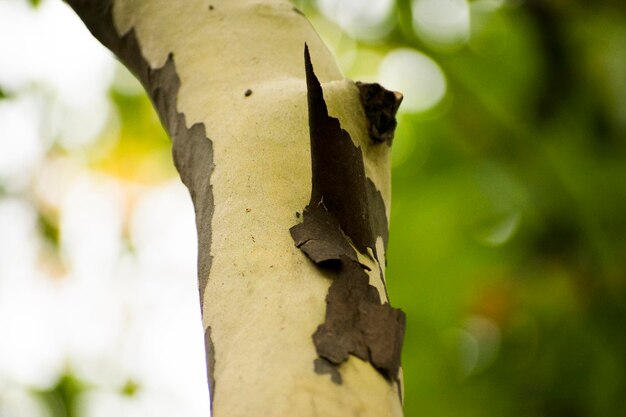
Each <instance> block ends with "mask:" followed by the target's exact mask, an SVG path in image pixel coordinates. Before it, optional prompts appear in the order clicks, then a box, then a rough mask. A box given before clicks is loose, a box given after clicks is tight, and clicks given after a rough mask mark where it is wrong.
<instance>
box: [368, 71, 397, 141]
mask: <svg viewBox="0 0 626 417" xmlns="http://www.w3.org/2000/svg"><path fill="white" fill-rule="evenodd" d="M356 85H357V87H359V92H360V93H361V104H362V105H363V110H364V111H365V116H366V117H367V121H368V128H369V132H370V137H371V138H372V140H373V141H374V142H375V143H383V142H385V143H387V145H389V146H391V143H392V142H393V135H394V132H395V130H396V126H397V124H398V123H397V121H396V112H397V111H398V108H399V107H400V103H402V98H403V97H402V94H400V93H398V92H397V91H389V90H387V89H385V88H384V87H383V86H381V85H380V84H378V83H374V84H370V83H362V82H357V83H356Z"/></svg>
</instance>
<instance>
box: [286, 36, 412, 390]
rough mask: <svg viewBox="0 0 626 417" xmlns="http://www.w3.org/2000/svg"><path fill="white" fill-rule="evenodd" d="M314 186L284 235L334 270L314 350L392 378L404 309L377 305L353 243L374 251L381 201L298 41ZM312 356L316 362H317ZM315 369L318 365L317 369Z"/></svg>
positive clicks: (381, 224) (382, 227)
mask: <svg viewBox="0 0 626 417" xmlns="http://www.w3.org/2000/svg"><path fill="white" fill-rule="evenodd" d="M305 69H306V79H307V87H308V102H309V128H310V137H311V159H312V169H313V189H312V192H311V200H310V202H309V204H308V205H307V206H306V208H305V209H304V220H303V222H302V223H301V224H298V225H296V226H294V227H292V228H291V235H292V237H293V239H294V242H295V244H296V246H297V247H298V248H300V249H301V250H302V251H303V252H304V253H305V254H306V255H307V256H308V257H309V258H310V259H311V260H312V261H313V262H315V263H316V264H318V265H320V266H321V267H323V268H326V269H329V270H331V271H333V272H334V273H336V277H335V278H334V280H333V283H332V284H331V286H330V289H329V291H328V295H327V297H326V303H327V308H326V320H325V322H324V323H323V324H322V325H320V326H319V327H318V328H317V330H316V331H315V333H314V334H313V341H314V343H315V347H316V350H317V353H318V355H319V356H320V357H321V358H323V359H326V360H327V361H329V362H331V363H333V364H336V365H338V364H341V363H342V362H344V361H346V360H347V359H348V355H350V354H352V355H354V356H357V357H359V358H361V359H363V360H366V361H369V362H370V363H371V364H372V365H373V366H374V367H375V368H376V369H378V370H379V371H380V372H381V374H383V375H384V376H385V377H386V378H397V377H398V370H399V367H400V354H401V351H402V340H403V337H404V326H405V315H404V313H403V312H402V311H401V310H398V309H395V308H392V307H391V306H390V305H389V304H387V303H385V304H381V299H380V295H379V293H378V290H377V289H376V288H375V287H373V286H372V285H370V284H369V278H368V275H367V273H366V272H365V270H366V269H369V268H367V267H366V266H365V265H362V264H360V263H359V262H358V257H357V254H356V252H355V249H354V248H353V247H352V245H354V246H355V247H356V249H357V250H359V252H361V253H363V254H367V253H368V252H367V249H368V248H369V249H370V250H371V251H372V252H373V254H374V256H375V257H376V238H377V237H378V236H380V237H384V241H385V242H386V236H387V226H386V225H387V219H386V215H385V206H384V202H383V201H382V197H381V196H380V193H379V192H377V190H376V187H375V186H374V184H373V182H372V181H371V180H369V179H367V178H366V176H365V168H364V163H363V156H362V154H361V151H360V149H359V148H357V147H356V146H355V145H354V143H353V141H352V139H351V138H350V135H349V134H348V132H346V131H345V130H343V129H342V128H341V126H340V124H339V120H337V119H336V118H334V117H330V116H329V114H328V109H327V107H326V103H325V101H324V96H323V91H322V87H321V85H320V83H319V81H318V79H317V77H316V76H315V73H314V71H313V66H312V64H311V57H310V55H309V51H308V48H306V47H305ZM317 363H318V362H316V364H317ZM316 369H317V368H316Z"/></svg>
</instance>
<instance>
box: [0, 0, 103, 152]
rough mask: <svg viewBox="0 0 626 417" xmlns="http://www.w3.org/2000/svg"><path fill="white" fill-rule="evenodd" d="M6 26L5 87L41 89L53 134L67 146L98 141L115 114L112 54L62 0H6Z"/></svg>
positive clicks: (1, 44) (1, 76)
mask: <svg viewBox="0 0 626 417" xmlns="http://www.w3.org/2000/svg"><path fill="white" fill-rule="evenodd" d="M0 28H1V31H0V56H2V65H0V85H1V86H3V87H4V88H5V89H6V90H7V91H10V92H19V91H20V90H24V89H32V88H35V89H36V90H38V91H39V92H40V93H41V94H42V95H44V96H46V97H47V98H48V99H50V100H51V102H52V103H53V105H51V107H50V109H49V114H48V115H47V116H46V120H45V123H46V127H47V128H48V129H49V132H47V135H48V136H57V135H58V136H60V139H61V143H62V144H63V145H64V146H66V147H67V148H70V149H71V148H75V147H79V146H82V145H84V144H86V143H89V142H90V141H92V140H93V139H94V138H95V137H96V135H97V134H98V133H99V132H100V131H101V129H102V128H103V127H104V124H105V122H106V120H107V119H108V117H109V112H110V107H109V105H108V101H107V99H106V92H107V90H108V88H109V85H110V83H111V80H112V78H113V74H114V69H115V64H114V60H113V57H112V55H111V54H110V53H109V52H108V51H106V49H105V48H104V47H103V46H102V45H100V44H99V43H98V41H96V40H95V39H94V38H93V36H91V34H90V33H89V32H88V31H87V29H86V28H85V26H84V24H83V23H82V22H81V21H80V20H79V19H78V17H77V16H76V15H75V14H74V13H73V12H72V11H71V10H70V8H69V7H68V6H67V5H66V4H65V3H63V2H61V1H51V0H48V1H44V2H42V4H41V6H40V7H38V8H37V9H33V8H32V7H30V6H29V4H28V2H27V1H24V0H3V1H2V2H0ZM56 107H58V108H56ZM32 118H33V116H32V115H31V122H32Z"/></svg>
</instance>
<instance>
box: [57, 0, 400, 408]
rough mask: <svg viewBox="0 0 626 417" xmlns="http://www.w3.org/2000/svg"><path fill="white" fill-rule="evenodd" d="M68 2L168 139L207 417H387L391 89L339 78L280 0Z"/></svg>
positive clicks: (390, 404) (391, 393)
mask: <svg viewBox="0 0 626 417" xmlns="http://www.w3.org/2000/svg"><path fill="white" fill-rule="evenodd" d="M67 2H68V3H69V4H70V6H71V7H72V8H73V9H74V10H75V11H76V12H77V13H78V15H79V16H80V17H81V19H82V20H83V21H84V22H85V24H86V25H87V27H88V28H89V30H90V31H91V32H92V33H93V34H94V36H95V37H96V38H98V39H99V40H100V41H101V42H102V43H103V44H104V45H105V46H106V47H108V48H109V49H110V50H111V51H113V53H115V54H116V55H117V56H118V58H119V59H120V60H121V61H122V62H123V63H124V64H125V65H126V66H128V67H129V68H130V69H131V71H133V72H134V73H135V74H136V75H137V77H138V78H139V80H140V81H141V82H142V84H143V86H144V87H145V89H146V91H147V92H148V94H149V95H150V97H151V99H152V101H153V103H154V105H155V107H156V109H157V111H158V113H159V116H160V118H161V121H162V122H163V125H164V126H165V128H166V129H167V131H168V133H169V135H170V137H171V138H172V143H173V155H174V162H175V164H176V167H177V169H178V171H179V173H180V176H181V178H182V180H183V182H184V183H185V185H186V186H187V187H188V189H189V191H190V193H191V197H192V199H193V203H194V207H195V212H196V225H197V229H198V244H199V251H198V265H199V266H198V271H199V288H200V300H201V305H202V322H203V325H204V328H205V335H206V337H205V344H206V352H207V365H208V380H209V386H210V391H211V397H212V410H213V415H214V416H216V417H239V416H241V417H243V416H264V417H274V416H297V417H307V416H325V417H332V416H337V417H346V416H361V417H363V416H372V417H384V416H401V415H402V407H401V396H402V393H401V391H402V389H401V385H402V384H401V370H400V364H399V361H400V350H401V345H402V337H403V334H404V314H403V313H402V312H401V311H400V310H397V309H394V308H391V307H390V306H389V304H388V300H387V293H386V287H385V281H384V265H385V245H386V240H387V219H388V214H389V197H390V181H389V158H388V157H389V152H390V145H391V139H392V136H393V130H394V128H395V118H394V117H395V112H396V110H397V107H398V105H399V102H400V100H401V96H400V95H399V94H397V93H392V92H389V91H387V90H384V89H383V88H381V87H380V86H378V85H376V84H374V85H372V84H360V83H357V84H355V83H353V82H352V81H350V80H347V79H345V78H344V77H343V75H342V74H341V72H340V71H339V69H338V68H337V66H336V64H335V61H334V59H333V57H332V55H331V54H330V53H329V51H328V50H327V49H326V47H325V46H324V45H323V43H322V42H321V40H320V39H319V37H318V36H317V34H316V33H315V31H314V30H313V28H312V27H311V25H310V24H309V23H308V21H307V20H306V19H305V17H304V16H303V15H302V13H301V12H299V11H298V10H297V9H296V8H294V7H293V5H292V4H291V3H289V2H288V1H287V0H263V1H259V0H256V1H253V0H208V1H202V0H185V1H182V0H181V1H172V0H67ZM305 43H306V44H307V45H308V48H307V49H306V50H305ZM309 51H310V54H309ZM303 54H304V58H303ZM318 80H321V83H320V81H318Z"/></svg>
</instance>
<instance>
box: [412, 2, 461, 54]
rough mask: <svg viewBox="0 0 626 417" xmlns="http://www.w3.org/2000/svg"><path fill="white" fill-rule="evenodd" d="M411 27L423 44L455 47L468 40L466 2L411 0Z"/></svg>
mask: <svg viewBox="0 0 626 417" xmlns="http://www.w3.org/2000/svg"><path fill="white" fill-rule="evenodd" d="M412 10H413V27H414V29H415V32H416V33H417V35H418V36H420V38H422V39H423V40H424V41H425V42H427V43H430V44H435V45H442V46H455V45H459V44H463V43H465V42H467V41H468V40H469V36H470V6H469V3H468V2H467V0H413V8H412Z"/></svg>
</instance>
